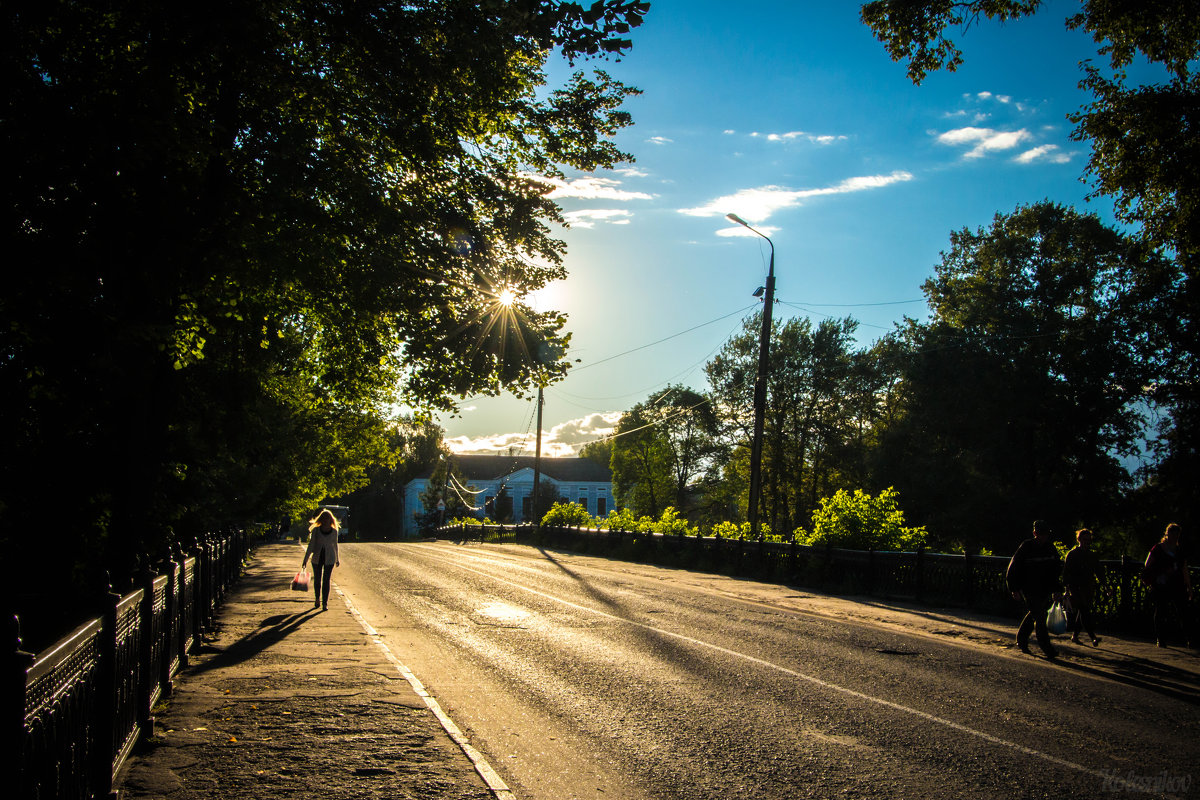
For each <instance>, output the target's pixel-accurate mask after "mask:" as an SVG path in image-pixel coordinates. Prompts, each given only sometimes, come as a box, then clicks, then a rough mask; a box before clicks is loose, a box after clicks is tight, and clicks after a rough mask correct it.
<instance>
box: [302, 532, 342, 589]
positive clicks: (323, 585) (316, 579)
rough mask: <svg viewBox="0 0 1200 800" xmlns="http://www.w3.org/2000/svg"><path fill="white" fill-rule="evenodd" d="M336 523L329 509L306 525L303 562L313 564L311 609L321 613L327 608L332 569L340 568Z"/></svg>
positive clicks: (304, 564)
mask: <svg viewBox="0 0 1200 800" xmlns="http://www.w3.org/2000/svg"><path fill="white" fill-rule="evenodd" d="M337 540H338V521H337V517H335V516H334V515H333V512H331V511H330V510H329V509H327V508H325V509H322V510H321V513H320V514H318V515H317V518H316V519H314V520H312V521H310V522H309V524H308V550H307V551H305V553H304V562H303V564H301V566H306V565H307V564H308V559H310V558H311V559H312V562H313V593H314V598H313V599H314V602H313V608H317V607H320V609H321V610H322V611H324V610H326V609H327V608H329V588H330V584H331V583H332V582H333V581H332V578H333V568H334V567H340V566H341V565H342V562H340V561H338V541H337Z"/></svg>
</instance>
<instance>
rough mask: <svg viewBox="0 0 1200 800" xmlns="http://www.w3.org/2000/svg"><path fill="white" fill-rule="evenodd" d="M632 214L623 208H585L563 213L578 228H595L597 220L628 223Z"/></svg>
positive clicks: (617, 223)
mask: <svg viewBox="0 0 1200 800" xmlns="http://www.w3.org/2000/svg"><path fill="white" fill-rule="evenodd" d="M631 216H633V215H632V214H631V213H630V212H629V211H626V210H625V209H623V208H584V209H581V210H579V211H568V212H566V213H565V214H563V218H564V219H566V221H567V222H568V223H570V224H571V225H573V226H574V227H576V228H594V227H596V223H597V222H608V223H610V224H612V225H628V224H629V217H631Z"/></svg>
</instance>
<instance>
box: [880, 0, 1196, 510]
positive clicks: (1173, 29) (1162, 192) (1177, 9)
mask: <svg viewBox="0 0 1200 800" xmlns="http://www.w3.org/2000/svg"><path fill="white" fill-rule="evenodd" d="M1043 5H1044V4H1043V3H1041V2H1040V0H970V1H969V2H955V0H917V1H916V2H913V1H912V0H877V2H870V3H866V4H864V5H863V6H862V19H863V21H864V22H865V23H866V24H867V25H869V26H870V27H871V28H872V30H873V31H874V32H875V35H876V36H877V37H878V38H879V40H880V41H881V42H883V43H884V46H885V47H886V48H887V51H888V53H889V54H890V55H891V56H892V58H893V59H895V60H897V61H899V60H906V61H907V62H908V74H909V77H910V78H911V79H912V80H913V82H914V83H920V82H921V80H922V79H924V77H925V76H926V74H927V73H928V72H930V71H932V70H936V69H941V68H946V69H949V70H953V69H954V68H955V67H956V66H957V65H958V64H960V63H962V52H961V51H960V50H959V49H958V47H957V46H956V45H955V44H954V43H953V42H952V41H951V40H950V39H948V38H947V37H946V36H945V33H944V32H945V30H946V28H947V27H949V26H952V25H966V24H969V23H972V22H977V21H978V20H979V19H980V18H981V17H985V18H988V19H995V20H999V21H1004V20H1006V19H1012V18H1016V17H1021V16H1027V15H1030V14H1034V13H1037V12H1039V11H1040V10H1041V9H1042V8H1043ZM1066 24H1067V26H1068V27H1070V28H1073V29H1082V30H1085V31H1087V32H1088V33H1090V34H1091V35H1092V38H1093V39H1094V40H1095V42H1096V44H1097V46H1098V47H1097V55H1099V56H1102V57H1105V58H1107V61H1108V67H1109V68H1110V74H1108V75H1106V74H1105V73H1104V72H1103V71H1102V70H1101V68H1100V67H1099V66H1097V65H1096V64H1094V63H1085V64H1084V65H1083V70H1084V77H1083V79H1082V81H1081V82H1080V86H1081V87H1082V88H1084V89H1087V90H1088V91H1090V92H1091V95H1092V98H1093V99H1092V102H1091V103H1089V104H1088V105H1087V106H1085V107H1084V108H1082V109H1080V110H1079V111H1078V112H1076V113H1074V114H1072V115H1071V117H1070V119H1071V121H1072V122H1073V123H1075V125H1076V127H1075V130H1074V132H1073V134H1072V136H1073V137H1074V138H1075V139H1076V140H1077V141H1084V142H1089V143H1090V144H1091V156H1090V158H1089V161H1088V166H1087V172H1088V174H1089V175H1090V177H1091V179H1092V185H1093V188H1094V190H1095V195H1103V196H1108V197H1111V198H1113V200H1114V202H1115V204H1116V212H1117V216H1118V218H1119V219H1121V220H1122V221H1124V222H1127V223H1130V224H1133V225H1136V226H1138V228H1139V229H1140V233H1141V236H1142V237H1143V239H1144V240H1145V241H1146V242H1147V243H1148V244H1149V246H1151V247H1152V248H1156V249H1162V250H1164V251H1165V252H1167V253H1169V254H1170V255H1172V256H1173V257H1174V258H1175V259H1176V260H1177V261H1178V262H1179V265H1180V270H1181V278H1180V280H1179V281H1178V282H1177V283H1176V284H1175V285H1173V286H1172V287H1169V289H1168V290H1167V291H1165V292H1164V293H1163V294H1162V295H1160V296H1159V297H1157V298H1156V301H1157V303H1158V305H1159V306H1160V308H1161V313H1162V314H1163V316H1164V318H1168V319H1170V320H1172V321H1173V329H1172V330H1171V331H1170V333H1171V339H1170V344H1171V355H1170V357H1169V359H1168V362H1167V364H1166V365H1165V366H1166V369H1165V370H1164V372H1163V373H1162V374H1160V375H1158V376H1156V378H1157V379H1156V382H1155V390H1156V391H1155V395H1156V400H1157V401H1158V403H1159V404H1160V405H1161V406H1162V407H1163V408H1164V409H1166V410H1167V412H1168V414H1167V417H1166V419H1165V421H1164V425H1163V431H1162V437H1161V440H1160V441H1161V442H1162V443H1163V445H1164V447H1163V453H1162V458H1161V468H1160V469H1157V470H1155V471H1154V476H1153V477H1154V480H1155V482H1156V484H1157V486H1158V488H1159V492H1160V493H1161V496H1162V499H1163V500H1164V501H1165V502H1169V503H1171V504H1172V505H1173V506H1175V507H1177V508H1180V509H1181V510H1182V509H1185V508H1190V506H1191V505H1192V504H1191V503H1190V501H1189V500H1188V497H1189V496H1190V493H1191V492H1192V489H1193V487H1194V486H1195V485H1196V483H1197V481H1198V480H1200V406H1198V405H1197V402H1196V400H1195V399H1194V398H1195V397H1196V396H1198V394H1200V393H1198V392H1197V391H1196V387H1197V385H1200V351H1198V349H1197V348H1198V345H1197V343H1198V342H1200V76H1198V75H1197V74H1196V72H1195V65H1196V63H1197V58H1198V57H1200V2H1198V1H1197V0H1182V1H1181V2H1145V1H1144V0H1084V2H1082V3H1081V10H1080V11H1079V12H1078V13H1076V14H1074V15H1072V16H1071V17H1069V18H1068V19H1067V21H1066ZM1139 57H1140V58H1144V59H1145V60H1146V61H1148V62H1149V63H1150V64H1151V65H1154V66H1157V67H1159V68H1160V70H1161V73H1160V74H1161V79H1160V80H1159V81H1158V82H1151V83H1147V84H1143V85H1137V86H1135V85H1133V84H1132V82H1131V79H1130V77H1129V75H1128V73H1127V68H1128V67H1129V66H1130V64H1132V63H1133V62H1134V61H1135V59H1138V58H1139Z"/></svg>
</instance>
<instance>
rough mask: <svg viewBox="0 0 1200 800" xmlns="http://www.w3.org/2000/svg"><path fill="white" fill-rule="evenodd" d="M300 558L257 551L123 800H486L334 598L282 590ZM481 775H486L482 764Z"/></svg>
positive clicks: (134, 766) (129, 767) (129, 772)
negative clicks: (317, 605)
mask: <svg viewBox="0 0 1200 800" xmlns="http://www.w3.org/2000/svg"><path fill="white" fill-rule="evenodd" d="M302 553H303V550H301V549H298V548H297V547H296V546H295V545H294V544H287V545H283V544H279V545H265V546H260V547H258V548H257V549H256V551H255V553H254V556H253V559H252V562H251V563H250V565H249V567H248V569H247V571H246V574H245V576H244V577H243V578H242V580H241V581H240V582H239V583H238V584H237V586H236V587H234V590H233V592H232V593H231V596H230V597H229V598H227V600H226V602H225V604H224V605H223V606H222V607H221V609H220V612H219V616H218V625H217V630H216V632H215V634H214V635H213V636H212V637H211V638H206V639H205V645H204V647H203V648H202V649H201V652H199V653H197V654H195V655H193V656H192V657H191V660H190V663H189V665H188V667H187V668H186V669H185V670H183V672H181V673H180V675H179V676H178V677H177V678H176V679H175V691H174V693H173V694H172V695H171V697H170V698H169V701H168V702H167V703H166V706H165V708H160V709H158V710H157V713H156V721H155V735H154V736H153V737H152V739H151V740H150V741H149V742H148V743H146V744H145V745H143V746H141V747H139V751H138V752H137V753H136V754H135V755H134V756H133V757H132V758H131V759H130V760H129V762H127V764H126V765H125V767H124V768H123V769H122V771H121V774H120V775H119V776H118V782H117V788H118V790H119V791H120V796H121V797H122V798H169V799H170V800H184V799H185V798H206V799H207V798H212V797H221V798H225V799H226V800H242V799H243V798H244V799H245V800H251V798H253V799H254V800H258V799H259V798H287V797H303V798H306V800H307V799H310V798H314V797H319V798H322V799H323V800H331V799H332V798H375V797H378V798H385V797H386V798H413V799H414V800H416V798H447V799H448V800H492V798H494V797H496V795H497V794H499V795H500V796H504V795H506V794H507V792H505V791H500V792H498V793H493V792H492V791H491V790H490V789H489V788H488V784H487V783H486V782H485V781H484V780H483V778H482V777H481V775H480V773H479V772H478V771H477V770H476V767H475V763H474V762H473V761H472V760H471V759H470V758H468V756H467V755H466V752H465V751H464V750H463V748H461V747H460V746H459V745H458V744H456V742H455V740H454V739H452V738H451V735H450V733H448V732H447V730H446V729H445V728H444V727H443V726H442V724H441V723H440V722H439V719H438V717H437V716H436V715H435V713H434V711H432V710H431V709H430V708H429V707H428V705H427V704H426V702H425V699H424V698H423V697H422V696H421V695H420V694H418V690H417V689H418V688H419V684H417V688H414V686H413V685H412V684H410V682H409V681H408V680H406V678H405V676H404V675H403V674H402V673H401V667H400V665H399V664H398V663H397V662H393V661H392V660H389V658H388V656H387V654H386V653H385V651H384V650H383V649H381V648H380V647H379V646H378V645H377V644H376V642H375V641H374V638H373V637H372V636H371V635H370V634H369V633H368V630H367V629H366V628H365V627H364V625H363V624H361V623H360V621H359V620H358V619H357V618H356V617H355V616H354V615H353V614H352V613H351V610H350V608H349V606H348V605H347V603H346V602H345V601H344V599H343V598H342V597H341V596H340V595H339V594H337V590H336V585H337V580H336V575H337V573H336V571H335V573H334V576H335V579H334V586H335V590H334V591H335V593H334V594H333V595H331V596H330V603H329V610H328V611H324V612H322V611H321V610H320V609H314V608H313V595H312V592H311V590H310V591H309V592H305V593H302V592H293V591H290V583H291V578H292V575H293V574H294V573H295V572H296V570H297V569H298V568H299V566H300V565H299V561H300V558H301V556H302ZM484 770H485V771H486V770H487V768H486V766H485V767H484Z"/></svg>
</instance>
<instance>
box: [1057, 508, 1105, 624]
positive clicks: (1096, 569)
mask: <svg viewBox="0 0 1200 800" xmlns="http://www.w3.org/2000/svg"><path fill="white" fill-rule="evenodd" d="M1075 542H1076V544H1075V546H1074V547H1072V548H1071V551H1070V552H1069V553H1067V558H1066V560H1065V561H1064V562H1063V583H1064V584H1066V587H1067V599H1069V600H1070V601H1071V641H1072V642H1074V643H1075V644H1079V629H1080V628H1081V627H1082V628H1083V629H1084V630H1086V631H1087V635H1088V636H1089V637H1091V640H1092V647H1095V646H1096V645H1098V644H1100V639H1099V638H1097V637H1096V624H1095V623H1094V622H1093V621H1092V598H1093V597H1094V596H1095V593H1096V576H1097V575H1099V574H1100V559H1099V558H1097V556H1096V553H1095V552H1094V551H1093V550H1092V532H1091V531H1090V530H1088V529H1087V528H1080V529H1079V530H1077V531H1075Z"/></svg>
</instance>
